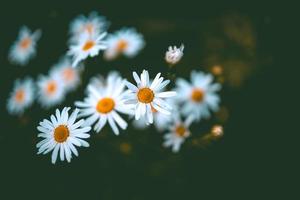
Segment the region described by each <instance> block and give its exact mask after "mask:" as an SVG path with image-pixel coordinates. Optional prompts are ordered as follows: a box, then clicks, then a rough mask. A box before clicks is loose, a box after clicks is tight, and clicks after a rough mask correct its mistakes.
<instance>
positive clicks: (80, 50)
mask: <svg viewBox="0 0 300 200" xmlns="http://www.w3.org/2000/svg"><path fill="white" fill-rule="evenodd" d="M105 36H106V32H104V33H101V34H94V35H90V34H88V32H84V33H82V34H81V35H80V36H79V38H78V40H76V42H74V43H73V44H71V45H70V47H69V51H68V53H67V54H68V55H69V56H72V60H73V63H72V66H73V67H76V66H77V64H78V63H79V62H80V61H82V60H85V59H86V58H87V57H89V56H90V57H94V56H97V55H98V54H99V51H100V50H104V49H106V47H107V46H106V44H105V42H104V41H103V38H104V37H105Z"/></svg>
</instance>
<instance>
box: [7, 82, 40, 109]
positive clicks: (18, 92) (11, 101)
mask: <svg viewBox="0 0 300 200" xmlns="http://www.w3.org/2000/svg"><path fill="white" fill-rule="evenodd" d="M34 94H35V85H34V83H33V80H32V79H31V78H25V79H24V80H20V79H17V80H16V81H15V83H14V88H13V90H12V92H11V94H10V97H9V98H8V101H7V110H8V112H9V113H10V114H13V115H22V114H23V112H24V111H25V109H26V108H28V107H29V106H31V105H32V103H33V101H34V98H35V95H34Z"/></svg>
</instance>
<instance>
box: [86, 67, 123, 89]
mask: <svg viewBox="0 0 300 200" xmlns="http://www.w3.org/2000/svg"><path fill="white" fill-rule="evenodd" d="M107 76H108V77H109V80H110V81H112V82H113V81H114V80H117V79H118V78H119V77H120V74H119V72H117V71H111V72H109V73H108V75H107ZM107 81H108V79H105V77H103V76H102V75H100V74H99V75H97V76H94V77H92V78H91V79H90V81H89V85H91V86H93V87H94V88H95V89H96V90H101V89H102V88H104V87H106V85H107V84H108V83H107ZM86 92H87V93H89V91H88V89H87V90H86Z"/></svg>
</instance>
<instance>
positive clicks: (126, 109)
mask: <svg viewBox="0 0 300 200" xmlns="http://www.w3.org/2000/svg"><path fill="white" fill-rule="evenodd" d="M124 87H125V83H124V80H123V79H122V78H121V77H118V78H116V77H114V76H108V77H107V81H106V85H105V87H102V88H100V89H97V88H96V87H94V86H92V85H88V95H87V98H85V99H84V101H83V102H80V101H77V102H75V105H76V106H77V107H79V108H80V114H79V116H80V117H88V118H87V119H86V122H85V123H86V124H87V125H93V124H95V123H96V124H95V126H94V130H95V131H96V132H99V131H100V130H101V129H102V128H103V127H104V126H105V124H106V123H107V121H108V123H109V125H110V127H111V128H112V130H113V131H114V133H115V134H116V135H118V134H119V129H118V127H117V125H118V126H120V127H121V129H123V130H125V129H126V128H127V122H126V121H125V120H124V119H123V118H122V117H121V116H120V115H119V114H118V112H120V113H124V114H132V108H131V107H130V106H128V105H125V104H124V96H125V95H126V94H127V93H128V92H126V91H125V92H124Z"/></svg>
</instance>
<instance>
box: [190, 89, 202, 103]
mask: <svg viewBox="0 0 300 200" xmlns="http://www.w3.org/2000/svg"><path fill="white" fill-rule="evenodd" d="M191 99H192V100H193V101H194V102H198V103H199V102H201V101H203V99H204V92H203V90H201V89H199V88H196V89H194V90H193V91H192V94H191Z"/></svg>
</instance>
